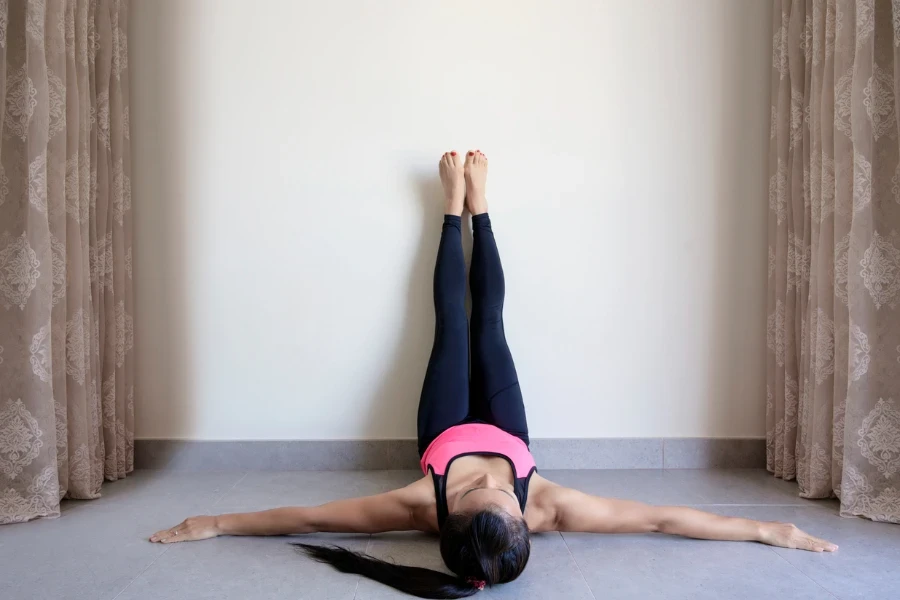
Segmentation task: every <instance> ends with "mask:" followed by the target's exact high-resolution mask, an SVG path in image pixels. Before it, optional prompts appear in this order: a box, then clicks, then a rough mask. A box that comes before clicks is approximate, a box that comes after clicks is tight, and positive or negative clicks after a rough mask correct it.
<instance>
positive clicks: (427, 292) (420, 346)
mask: <svg viewBox="0 0 900 600" xmlns="http://www.w3.org/2000/svg"><path fill="white" fill-rule="evenodd" d="M413 184H414V185H415V187H416V194H415V195H416V199H417V203H418V209H419V210H418V214H419V216H420V217H421V223H422V228H421V230H420V232H419V244H418V246H417V247H416V256H415V260H414V261H413V264H412V268H411V269H410V272H409V277H408V283H407V292H406V304H405V305H404V306H402V307H400V309H401V310H402V311H403V318H402V323H403V325H402V329H401V331H400V333H399V335H398V336H397V344H396V346H395V347H394V348H393V354H392V356H391V359H390V360H389V361H388V364H389V365H390V367H389V368H388V370H387V371H386V373H385V374H384V376H383V377H382V378H381V385H380V386H379V387H378V388H377V389H376V390H375V392H374V394H373V395H372V398H371V400H370V402H369V414H368V418H367V423H369V426H370V428H371V430H373V431H386V430H390V429H391V427H390V423H391V422H393V421H396V420H397V419H402V420H405V421H407V422H409V423H412V424H414V423H415V422H416V415H417V411H418V405H419V394H420V393H421V390H422V380H423V378H424V377H425V368H426V366H427V364H428V358H429V357H430V356H431V346H432V344H433V342H434V297H433V291H432V290H433V280H434V262H435V259H436V257H437V249H438V243H439V241H440V237H441V225H442V223H443V218H444V201H443V197H444V193H443V188H442V187H441V181H440V178H438V176H437V175H436V174H433V173H428V174H425V173H415V174H413ZM463 222H464V226H463V249H464V251H465V256H466V263H467V264H468V263H469V259H470V257H471V249H472V231H471V228H470V227H467V226H466V225H465V223H467V222H468V215H464V217H463ZM466 304H467V306H469V304H470V298H469V295H468V292H467V296H466Z"/></svg>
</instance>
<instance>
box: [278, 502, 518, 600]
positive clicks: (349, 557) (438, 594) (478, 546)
mask: <svg viewBox="0 0 900 600" xmlns="http://www.w3.org/2000/svg"><path fill="white" fill-rule="evenodd" d="M294 545H295V546H297V547H299V549H300V550H301V551H303V552H304V553H306V554H307V555H308V556H310V557H311V558H313V559H314V560H317V561H319V562H323V563H327V564H329V565H331V566H332V567H334V568H335V569H337V570H338V571H341V572H342V573H355V574H357V575H362V576H363V577H368V578H369V579H374V580H375V581H378V582H380V583H383V584H385V585H389V586H391V587H392V588H395V589H398V590H400V591H401V592H405V593H407V594H409V595H411V596H418V597H419V598H467V597H469V596H472V595H474V594H475V593H476V592H478V590H481V589H484V586H485V585H495V584H498V583H507V582H510V581H512V580H513V579H515V578H516V577H518V576H519V575H521V573H522V571H524V570H525V565H526V564H528V557H529V556H530V555H531V539H530V536H529V532H528V525H527V524H526V523H525V519H522V518H521V517H519V518H515V517H512V516H510V515H509V514H507V513H504V512H501V511H499V510H483V511H481V512H477V513H475V514H471V515H469V514H459V513H454V514H450V515H448V516H447V518H446V519H445V521H444V526H443V527H442V528H441V558H443V559H444V564H445V565H447V567H448V568H449V569H450V570H451V571H453V572H454V573H456V575H448V574H446V573H441V572H440V571H433V570H431V569H423V568H422V567H407V566H404V565H395V564H394V563H389V562H385V561H383V560H379V559H377V558H375V557H372V556H369V555H368V554H364V553H362V552H352V551H350V550H347V549H346V548H341V547H340V546H311V545H309V544H294Z"/></svg>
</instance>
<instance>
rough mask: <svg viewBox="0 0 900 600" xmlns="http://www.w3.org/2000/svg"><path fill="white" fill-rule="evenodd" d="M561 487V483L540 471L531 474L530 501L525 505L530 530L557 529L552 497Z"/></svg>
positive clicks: (526, 519)
mask: <svg viewBox="0 0 900 600" xmlns="http://www.w3.org/2000/svg"><path fill="white" fill-rule="evenodd" d="M559 489H561V488H560V486H559V485H557V484H555V483H553V482H552V481H550V480H549V479H546V478H545V477H542V476H541V475H540V474H539V473H535V474H534V475H532V476H531V481H530V482H529V484H528V502H527V503H526V505H525V521H526V523H528V529H529V530H531V531H533V532H535V533H538V532H541V531H555V529H554V526H555V523H556V511H555V508H554V506H553V503H552V497H553V493H554V491H556V490H559Z"/></svg>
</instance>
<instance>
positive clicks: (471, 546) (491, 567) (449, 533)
mask: <svg viewBox="0 0 900 600" xmlns="http://www.w3.org/2000/svg"><path fill="white" fill-rule="evenodd" d="M530 555H531V538H530V536H529V534H528V526H527V525H526V524H525V520H524V519H523V518H521V517H514V516H511V515H510V514H509V513H508V512H506V511H504V510H499V509H488V510H482V511H480V512H477V513H475V514H464V513H454V514H451V515H450V516H448V517H447V520H446V521H445V523H444V527H443V528H442V529H441V557H442V558H443V559H444V564H446V565H447V567H448V568H449V569H450V570H451V571H453V572H454V573H456V574H457V575H459V576H460V577H461V578H465V579H470V578H471V579H474V580H476V581H484V582H486V583H487V584H488V585H494V584H496V583H507V582H509V581H512V580H513V579H515V578H516V577H518V576H519V575H521V573H522V571H524V570H525V565H526V564H528V557H529V556H530Z"/></svg>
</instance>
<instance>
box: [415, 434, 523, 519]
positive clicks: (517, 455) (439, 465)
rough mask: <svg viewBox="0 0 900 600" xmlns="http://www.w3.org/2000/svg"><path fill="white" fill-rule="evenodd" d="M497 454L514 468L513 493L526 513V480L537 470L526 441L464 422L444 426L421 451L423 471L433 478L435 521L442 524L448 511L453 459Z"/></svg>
mask: <svg viewBox="0 0 900 600" xmlns="http://www.w3.org/2000/svg"><path fill="white" fill-rule="evenodd" d="M473 454H477V455H483V456H485V455H486V456H499V457H501V458H505V459H506V460H507V461H508V462H509V465H510V467H512V470H513V478H514V480H515V485H514V487H515V494H516V498H517V499H518V500H519V508H521V509H522V513H523V514H524V513H525V505H526V503H527V501H528V483H529V481H530V480H531V476H532V475H533V474H534V473H535V471H537V466H536V465H535V462H534V457H532V456H531V452H529V450H528V446H526V445H525V442H523V441H522V440H520V439H519V438H517V437H515V436H514V435H511V434H509V433H506V432H505V431H503V430H502V429H500V428H498V427H495V426H493V425H488V424H486V423H464V424H462V425H456V426H454V427H451V428H450V429H447V430H446V431H444V432H443V433H442V434H440V435H439V436H437V437H436V438H435V439H434V441H433V442H431V444H429V445H428V448H426V450H425V453H424V454H423V455H422V462H421V466H422V472H423V473H424V474H425V475H428V471H429V470H430V471H431V477H432V479H433V480H434V494H435V499H436V501H437V511H438V524H439V526H440V527H443V525H444V521H445V520H446V518H447V515H448V506H447V477H446V476H447V471H448V470H449V469H450V465H451V464H452V463H453V461H454V460H456V459H457V458H459V457H460V456H468V455H473Z"/></svg>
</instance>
